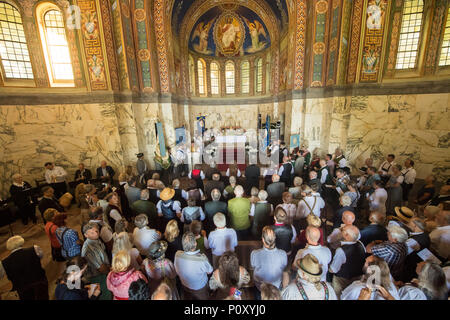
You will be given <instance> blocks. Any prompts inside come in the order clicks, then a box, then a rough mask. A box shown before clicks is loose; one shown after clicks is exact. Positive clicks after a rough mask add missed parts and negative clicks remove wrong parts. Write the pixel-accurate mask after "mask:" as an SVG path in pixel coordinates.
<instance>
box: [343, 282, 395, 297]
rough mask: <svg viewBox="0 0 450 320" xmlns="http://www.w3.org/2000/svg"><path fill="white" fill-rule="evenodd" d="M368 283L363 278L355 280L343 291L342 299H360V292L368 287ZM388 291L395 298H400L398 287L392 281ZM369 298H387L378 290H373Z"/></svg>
mask: <svg viewBox="0 0 450 320" xmlns="http://www.w3.org/2000/svg"><path fill="white" fill-rule="evenodd" d="M366 287H367V286H366V283H365V282H362V281H361V280H357V281H354V282H353V283H352V284H351V285H349V286H348V287H347V288H345V289H344V290H343V291H342V293H341V300H358V298H359V294H360V293H361V290H362V289H363V288H366ZM388 292H389V293H390V294H391V296H392V297H393V298H394V299H395V300H400V295H399V294H398V291H397V288H396V287H395V285H394V284H392V283H391V286H390V287H389V290H388ZM369 300H385V299H384V298H383V296H382V295H381V294H380V293H379V292H378V290H377V291H372V293H371V295H370V299H369Z"/></svg>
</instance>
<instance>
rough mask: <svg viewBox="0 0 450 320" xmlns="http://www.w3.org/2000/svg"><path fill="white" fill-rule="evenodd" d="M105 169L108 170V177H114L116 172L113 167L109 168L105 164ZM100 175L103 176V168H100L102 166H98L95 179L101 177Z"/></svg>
mask: <svg viewBox="0 0 450 320" xmlns="http://www.w3.org/2000/svg"><path fill="white" fill-rule="evenodd" d="M105 169H106V172H108V174H109V176H110V178H111V179H112V178H113V177H114V175H115V174H116V173H115V172H114V169H113V168H111V167H110V166H106V168H105ZM102 176H103V170H102V167H98V168H97V179H99V178H101V177H102Z"/></svg>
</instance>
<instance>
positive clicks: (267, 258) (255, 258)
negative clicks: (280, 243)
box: [250, 248, 288, 289]
mask: <svg viewBox="0 0 450 320" xmlns="http://www.w3.org/2000/svg"><path fill="white" fill-rule="evenodd" d="M287 263H288V259H287V254H286V251H284V250H281V249H277V248H275V249H267V248H262V249H258V250H253V251H252V253H251V255H250V265H251V267H252V269H253V270H254V271H253V280H254V281H255V285H256V287H257V288H258V289H259V287H260V286H261V284H262V283H263V282H266V283H270V284H272V285H274V286H275V287H277V288H280V287H281V280H282V277H283V270H284V269H285V268H286V266H287Z"/></svg>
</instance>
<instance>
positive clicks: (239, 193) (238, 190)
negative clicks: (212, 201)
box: [234, 185, 244, 197]
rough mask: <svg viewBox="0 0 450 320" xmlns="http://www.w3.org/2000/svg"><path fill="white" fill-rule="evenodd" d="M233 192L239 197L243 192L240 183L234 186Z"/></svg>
mask: <svg viewBox="0 0 450 320" xmlns="http://www.w3.org/2000/svg"><path fill="white" fill-rule="evenodd" d="M234 194H235V195H236V197H241V196H242V195H243V194H244V188H243V187H242V186H240V185H238V186H236V187H235V188H234Z"/></svg>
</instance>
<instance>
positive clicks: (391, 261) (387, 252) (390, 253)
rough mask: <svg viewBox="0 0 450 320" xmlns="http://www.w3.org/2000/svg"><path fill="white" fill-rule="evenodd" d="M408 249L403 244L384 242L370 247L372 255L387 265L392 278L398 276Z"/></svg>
mask: <svg viewBox="0 0 450 320" xmlns="http://www.w3.org/2000/svg"><path fill="white" fill-rule="evenodd" d="M407 252H408V249H407V247H406V245H405V244H404V243H398V242H395V243H393V242H389V241H385V242H383V243H380V244H378V245H375V246H373V247H372V253H373V254H374V255H376V256H377V257H380V258H382V259H383V260H384V261H386V262H387V264H388V265H389V269H390V270H391V274H392V276H393V277H394V278H395V277H396V276H398V275H399V274H400V273H401V271H402V269H403V264H404V262H405V258H406V254H407Z"/></svg>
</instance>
